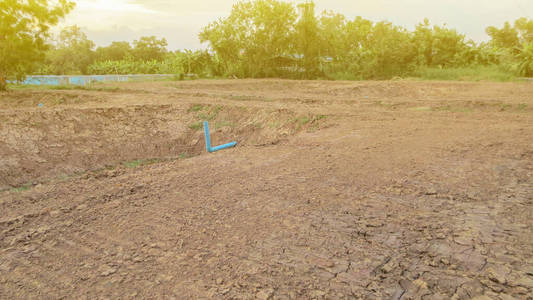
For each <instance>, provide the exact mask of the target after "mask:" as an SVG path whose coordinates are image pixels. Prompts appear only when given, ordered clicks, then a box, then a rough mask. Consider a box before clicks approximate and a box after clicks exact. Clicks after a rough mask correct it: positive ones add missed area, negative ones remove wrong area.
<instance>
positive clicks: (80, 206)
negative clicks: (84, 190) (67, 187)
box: [76, 204, 87, 210]
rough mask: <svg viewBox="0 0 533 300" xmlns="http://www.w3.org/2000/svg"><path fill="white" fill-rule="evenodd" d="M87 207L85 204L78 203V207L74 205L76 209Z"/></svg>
mask: <svg viewBox="0 0 533 300" xmlns="http://www.w3.org/2000/svg"><path fill="white" fill-rule="evenodd" d="M86 208H87V204H80V205H78V207H76V209H77V210H83V209H86Z"/></svg>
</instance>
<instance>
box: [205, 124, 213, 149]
mask: <svg viewBox="0 0 533 300" xmlns="http://www.w3.org/2000/svg"><path fill="white" fill-rule="evenodd" d="M204 134H205V150H207V152H212V151H211V136H210V134H209V124H207V121H204Z"/></svg>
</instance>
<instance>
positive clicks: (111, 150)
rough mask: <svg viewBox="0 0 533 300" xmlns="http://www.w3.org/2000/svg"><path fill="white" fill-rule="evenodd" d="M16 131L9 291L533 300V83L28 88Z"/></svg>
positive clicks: (11, 142)
mask: <svg viewBox="0 0 533 300" xmlns="http://www.w3.org/2000/svg"><path fill="white" fill-rule="evenodd" d="M39 103H42V104H43V106H42V107H39V106H38V104H39ZM204 119H206V120H209V122H210V124H211V127H212V128H213V129H214V132H213V139H214V144H220V143H225V142H229V141H232V140H237V141H238V142H239V144H238V145H237V147H236V148H234V149H229V150H224V151H220V152H216V153H213V154H207V153H205V150H204V148H203V147H204V144H203V139H202V131H201V127H200V124H201V123H200V122H201V121H202V120H204ZM0 141H2V142H0V188H1V189H2V191H1V192H0V212H1V214H0V298H1V299H15V298H44V299H49V298H54V299H55V298H91V299H92V298H109V299H117V298H124V299H131V298H175V299H198V298H203V299H205V298H211V299H256V298H258V299H472V298H476V297H478V298H476V299H502V300H507V299H533V84H531V83H453V82H415V81H393V82H328V81H288V80H227V81H226V80H213V81H185V82H156V83H131V84H124V85H119V86H118V88H112V87H109V86H108V87H103V88H99V90H96V89H94V90H81V91H80V90H19V91H13V92H10V93H4V94H0Z"/></svg>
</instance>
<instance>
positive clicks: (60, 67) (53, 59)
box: [46, 25, 95, 75]
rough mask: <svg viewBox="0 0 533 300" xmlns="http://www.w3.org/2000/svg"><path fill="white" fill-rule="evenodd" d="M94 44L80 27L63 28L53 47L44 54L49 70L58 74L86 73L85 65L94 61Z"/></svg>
mask: <svg viewBox="0 0 533 300" xmlns="http://www.w3.org/2000/svg"><path fill="white" fill-rule="evenodd" d="M94 46H95V45H94V42H93V41H91V40H89V39H88V38H87V35H85V33H84V32H83V31H81V28H80V27H78V26H76V25H74V26H70V27H66V28H64V29H63V30H61V33H60V34H59V39H58V41H57V44H56V45H55V47H54V48H53V49H51V50H50V51H49V52H48V53H47V54H46V61H47V64H48V65H49V67H50V68H49V70H50V72H52V73H53V74H58V75H64V74H69V75H73V74H87V67H88V66H89V65H90V64H92V63H93V61H94V52H93V48H94Z"/></svg>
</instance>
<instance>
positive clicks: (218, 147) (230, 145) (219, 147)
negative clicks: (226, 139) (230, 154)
mask: <svg viewBox="0 0 533 300" xmlns="http://www.w3.org/2000/svg"><path fill="white" fill-rule="evenodd" d="M235 145H237V142H231V143H227V144H224V145H220V146H216V147H213V148H211V151H209V152H215V151H218V150H222V149H226V148H231V147H235Z"/></svg>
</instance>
